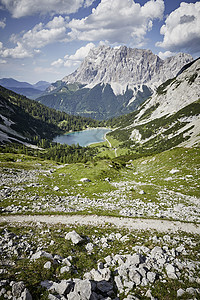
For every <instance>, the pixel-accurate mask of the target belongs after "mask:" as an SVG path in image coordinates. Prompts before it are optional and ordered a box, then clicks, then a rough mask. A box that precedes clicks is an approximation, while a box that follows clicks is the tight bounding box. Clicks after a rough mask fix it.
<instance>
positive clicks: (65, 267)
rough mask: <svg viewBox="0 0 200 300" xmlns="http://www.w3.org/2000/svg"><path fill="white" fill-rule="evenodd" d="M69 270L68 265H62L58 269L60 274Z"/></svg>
mask: <svg viewBox="0 0 200 300" xmlns="http://www.w3.org/2000/svg"><path fill="white" fill-rule="evenodd" d="M69 271H70V267H68V266H64V267H62V268H61V269H60V273H61V274H63V273H65V272H69Z"/></svg>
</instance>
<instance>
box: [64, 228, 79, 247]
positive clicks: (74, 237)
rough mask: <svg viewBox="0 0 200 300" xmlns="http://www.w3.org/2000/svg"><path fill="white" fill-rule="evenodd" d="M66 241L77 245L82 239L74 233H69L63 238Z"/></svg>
mask: <svg viewBox="0 0 200 300" xmlns="http://www.w3.org/2000/svg"><path fill="white" fill-rule="evenodd" d="M65 239H66V240H71V241H72V243H73V244H79V243H81V242H83V239H82V237H81V236H80V235H79V234H78V233H77V232H76V231H75V230H73V231H70V232H68V233H67V234H66V236H65Z"/></svg>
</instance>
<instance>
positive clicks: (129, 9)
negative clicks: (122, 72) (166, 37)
mask: <svg viewBox="0 0 200 300" xmlns="http://www.w3.org/2000/svg"><path fill="white" fill-rule="evenodd" d="M163 12H164V1H163V0H156V1H154V0H150V1H148V2H147V3H146V4H145V5H144V6H141V5H140V4H139V3H135V2H134V1H132V0H123V1H121V0H101V2H100V3H99V5H98V6H97V7H96V8H95V9H94V8H93V10H92V13H91V15H89V16H88V17H86V18H83V19H81V20H78V19H73V20H72V21H71V22H70V23H69V27H70V28H71V32H70V33H69V36H70V38H71V39H79V40H85V41H97V40H107V41H109V42H110V43H115V42H118V43H127V42H132V43H135V44H139V43H141V41H142V40H143V39H144V36H145V35H146V33H147V31H148V30H150V29H151V27H152V21H153V20H154V19H156V18H162V17H163Z"/></svg>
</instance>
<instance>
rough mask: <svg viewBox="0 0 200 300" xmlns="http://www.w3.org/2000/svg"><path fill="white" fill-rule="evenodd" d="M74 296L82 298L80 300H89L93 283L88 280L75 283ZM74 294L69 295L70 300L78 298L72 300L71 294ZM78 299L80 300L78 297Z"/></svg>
mask: <svg viewBox="0 0 200 300" xmlns="http://www.w3.org/2000/svg"><path fill="white" fill-rule="evenodd" d="M73 293H74V296H76V297H77V296H80V300H89V299H90V296H91V294H92V286H91V282H90V281H89V280H87V279H85V280H81V279H79V280H77V281H76V282H75V286H74V292H73ZM73 293H69V294H68V299H74V300H75V299H76V298H71V297H70V294H73ZM77 299H79V298H78V297H77Z"/></svg>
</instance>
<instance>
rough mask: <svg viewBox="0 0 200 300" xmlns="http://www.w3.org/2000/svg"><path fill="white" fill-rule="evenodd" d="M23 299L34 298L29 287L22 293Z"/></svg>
mask: <svg viewBox="0 0 200 300" xmlns="http://www.w3.org/2000/svg"><path fill="white" fill-rule="evenodd" d="M21 299H22V300H32V296H31V294H30V292H29V290H28V289H27V288H25V289H24V291H23V292H22V294H21Z"/></svg>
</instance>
